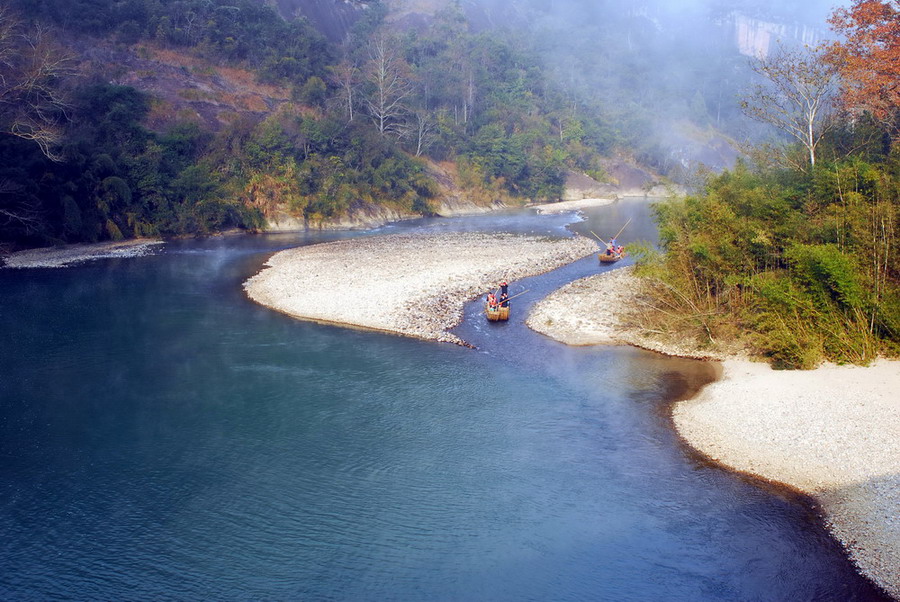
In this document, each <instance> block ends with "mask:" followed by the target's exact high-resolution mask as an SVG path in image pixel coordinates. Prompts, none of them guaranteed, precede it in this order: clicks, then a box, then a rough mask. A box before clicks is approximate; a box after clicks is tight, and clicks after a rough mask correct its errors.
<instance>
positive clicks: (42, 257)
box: [4, 238, 163, 268]
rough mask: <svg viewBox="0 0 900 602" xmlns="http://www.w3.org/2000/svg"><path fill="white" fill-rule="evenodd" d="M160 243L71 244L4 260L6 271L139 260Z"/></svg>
mask: <svg viewBox="0 0 900 602" xmlns="http://www.w3.org/2000/svg"><path fill="white" fill-rule="evenodd" d="M161 244H163V241H161V240H157V239H146V238H138V239H134V240H122V241H118V242H99V243H92V244H75V245H65V246H60V247H45V248H40V249H27V250H25V251H17V252H15V253H12V254H11V255H9V256H7V257H5V258H4V263H5V266H4V267H7V268H62V267H67V266H70V265H73V264H76V263H82V262H85V261H93V260H95V259H114V258H121V257H141V256H144V255H148V254H149V253H151V252H152V251H153V247H155V246H157V245H161Z"/></svg>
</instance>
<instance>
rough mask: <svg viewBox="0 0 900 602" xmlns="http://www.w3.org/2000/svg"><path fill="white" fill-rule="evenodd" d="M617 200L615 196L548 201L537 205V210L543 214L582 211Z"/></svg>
mask: <svg viewBox="0 0 900 602" xmlns="http://www.w3.org/2000/svg"><path fill="white" fill-rule="evenodd" d="M615 202H616V199H614V198H608V199H607V198H591V199H577V200H574V201H560V202H558V203H547V204H542V205H538V206H537V209H536V210H537V212H538V213H543V214H555V213H566V212H568V211H580V210H581V209H588V208H590V207H603V206H604V205H611V204H613V203H615Z"/></svg>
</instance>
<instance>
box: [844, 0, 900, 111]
mask: <svg viewBox="0 0 900 602" xmlns="http://www.w3.org/2000/svg"><path fill="white" fill-rule="evenodd" d="M829 22H830V23H831V26H832V28H833V29H834V30H835V32H837V33H839V34H841V35H843V36H844V37H845V41H844V42H837V43H835V44H834V45H833V46H832V53H831V56H832V59H833V60H834V61H835V63H836V64H837V66H838V69H839V71H840V74H841V77H842V79H843V82H844V97H843V100H844V104H845V105H846V107H847V108H849V109H862V110H868V111H870V112H871V113H872V114H873V115H874V116H875V117H877V118H879V119H882V120H891V119H893V118H894V117H896V115H897V113H898V111H900V0H854V2H853V4H852V6H850V8H839V9H837V10H835V12H834V14H833V15H832V17H831V19H830V20H829Z"/></svg>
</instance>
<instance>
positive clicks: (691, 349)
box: [525, 266, 725, 359]
mask: <svg viewBox="0 0 900 602" xmlns="http://www.w3.org/2000/svg"><path fill="white" fill-rule="evenodd" d="M643 286H644V285H643V281H642V280H641V279H640V278H638V277H637V276H635V275H634V266H628V267H624V268H615V269H611V270H608V271H605V272H601V273H599V274H595V275H593V276H588V277H587V278H582V279H580V280H575V281H573V282H570V283H569V284H567V285H566V286H564V287H562V288H560V289H558V290H556V291H554V292H553V293H551V294H550V295H548V296H547V297H545V298H544V299H542V300H541V301H540V302H538V303H537V304H535V306H534V307H533V308H532V310H531V313H530V314H529V315H528V319H527V320H525V323H526V324H527V325H528V327H529V328H531V329H532V330H534V331H537V332H539V333H541V334H543V335H545V336H548V337H550V338H552V339H555V340H557V341H560V342H562V343H566V344H567V345H634V346H635V347H641V348H643V349H649V350H651V351H658V352H660V353H664V354H666V355H675V356H678V357H689V358H696V359H724V357H725V356H723V355H721V354H719V353H717V352H715V351H713V350H709V349H699V348H697V347H696V346H694V345H691V344H689V343H686V342H682V341H671V340H661V339H659V338H658V337H657V336H656V335H653V334H652V333H647V332H644V331H642V330H640V329H637V328H635V327H634V326H633V325H632V320H631V318H630V316H629V314H630V312H635V311H638V312H639V311H640V308H641V307H642V305H643V304H644V292H643Z"/></svg>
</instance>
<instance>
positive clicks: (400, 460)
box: [0, 203, 878, 600]
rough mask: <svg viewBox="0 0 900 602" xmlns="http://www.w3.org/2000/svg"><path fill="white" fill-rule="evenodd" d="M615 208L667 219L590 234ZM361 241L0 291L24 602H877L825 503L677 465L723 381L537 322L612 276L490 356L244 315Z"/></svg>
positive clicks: (239, 240)
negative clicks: (556, 335)
mask: <svg viewBox="0 0 900 602" xmlns="http://www.w3.org/2000/svg"><path fill="white" fill-rule="evenodd" d="M613 212H620V213H622V212H624V214H627V213H629V212H631V213H632V214H634V215H646V207H645V206H643V205H640V204H631V205H629V204H627V203H625V204H620V205H617V206H613V207H612V208H609V209H608V210H607V212H606V213H603V212H602V211H600V212H599V214H598V215H596V216H594V217H592V218H591V220H592V221H590V222H585V223H584V225H586V226H588V227H590V228H593V229H595V231H598V233H600V232H599V229H605V230H608V229H607V228H606V225H609V226H613V225H614V222H620V221H624V220H621V219H620V218H621V216H620V215H613ZM604 219H606V220H607V221H608V224H606V225H605V224H604V223H602V220H604ZM644 219H646V218H644ZM595 220H600V221H595ZM566 221H570V218H560V217H551V218H546V217H545V218H537V217H535V216H533V214H531V213H529V212H513V213H510V214H504V215H500V216H489V217H484V218H478V219H476V218H470V219H465V220H444V221H443V222H441V221H436V220H422V221H419V222H415V223H409V224H401V225H397V226H394V227H391V228H386V229H385V231H388V232H391V231H409V230H417V229H424V230H428V229H439V228H461V229H476V230H477V229H485V230H492V229H501V230H507V231H517V232H530V231H534V232H536V233H550V234H557V235H561V234H563V231H562V228H563V226H564V225H565V222H566ZM448 223H449V224H452V225H448ZM642 224H643V225H636V231H639V230H640V228H645V227H646V224H645V223H644V222H642ZM576 227H577V226H576ZM613 233H614V231H613ZM353 235H354V236H356V235H370V234H353ZM338 236H346V235H330V236H329V237H305V236H299V235H272V236H245V237H231V238H218V239H211V240H206V241H197V242H194V241H191V242H178V243H170V244H168V245H167V246H166V249H165V251H164V252H162V253H161V254H159V255H156V256H152V257H146V258H138V259H128V260H104V261H98V262H94V263H90V264H86V265H83V266H78V267H74V268H70V269H65V270H18V271H13V270H0V291H2V294H0V357H2V358H3V361H2V367H0V533H2V537H0V598H2V599H12V600H17V599H35V600H44V599H54V598H76V599H197V598H211V599H250V598H253V599H255V598H267V599H302V600H853V599H857V600H868V599H877V597H878V594H877V592H876V591H875V590H874V589H873V588H872V587H871V586H870V585H869V584H868V582H866V581H865V580H863V579H862V578H860V577H859V576H857V575H856V573H855V572H854V571H853V569H852V567H851V566H850V564H849V563H848V562H847V560H846V559H845V557H844V556H843V554H842V553H841V551H840V549H839V548H838V546H837V545H836V544H835V543H834V542H833V540H831V539H830V538H829V537H828V536H827V535H826V533H825V532H824V531H823V529H822V528H821V526H820V525H819V523H818V521H816V520H814V517H812V516H811V515H810V513H809V512H808V511H807V510H806V509H805V508H804V507H803V505H801V504H798V503H796V501H795V500H791V499H788V498H783V497H779V496H777V495H774V494H772V493H769V492H765V491H762V490H760V489H757V488H755V487H753V486H752V485H750V484H748V483H745V482H743V481H741V480H739V479H737V478H734V477H733V476H731V475H729V474H727V473H725V472H723V471H720V470H715V469H710V468H707V467H703V466H701V465H698V464H697V463H695V462H694V461H692V460H691V459H690V458H689V457H688V455H687V453H686V452H685V450H684V449H683V448H682V447H681V446H680V444H679V442H678V441H677V438H676V437H675V436H674V435H673V433H672V431H671V429H670V427H669V424H668V419H667V414H666V407H667V405H666V404H667V398H668V397H670V396H671V395H673V394H675V393H676V392H677V391H679V390H684V389H688V388H691V387H695V386H698V385H699V384H701V383H703V382H706V381H707V380H708V379H709V378H711V370H710V367H709V366H708V365H705V364H703V363H700V362H691V361H687V360H677V359H670V358H664V357H661V356H658V355H655V354H651V353H647V352H643V351H639V350H635V349H631V348H627V347H606V348H571V347H565V346H563V345H559V344H557V343H554V342H552V341H549V340H547V339H545V338H544V337H541V336H540V335H537V334H535V333H532V332H530V331H529V330H528V329H527V328H525V327H524V326H523V325H522V324H521V318H522V316H523V315H524V313H525V311H527V307H528V305H529V304H530V303H532V302H534V301H535V300H537V299H539V298H540V297H541V296H542V295H544V294H546V293H547V292H549V291H550V290H553V289H554V288H556V287H557V286H559V285H560V284H562V283H564V282H567V281H569V280H571V279H573V278H576V277H580V276H582V275H585V274H588V273H595V272H596V271H599V270H602V269H609V268H608V267H600V266H598V265H597V264H596V263H595V260H594V259H593V258H589V259H586V260H583V261H581V262H576V263H575V264H572V265H571V266H567V267H566V268H563V269H562V270H558V271H556V272H553V273H551V274H548V275H545V276H542V277H538V278H535V279H531V280H529V281H524V282H517V283H513V287H514V289H513V292H515V290H517V289H516V288H515V287H519V288H521V289H525V288H529V289H530V290H531V291H532V293H529V294H528V295H526V296H523V297H522V298H521V301H520V302H519V303H516V305H515V306H514V314H513V319H512V320H511V321H510V322H509V323H508V324H501V325H488V324H487V323H485V322H483V321H482V320H481V319H479V318H480V316H479V315H478V308H477V305H475V304H473V305H470V306H469V307H468V308H467V317H468V319H467V320H466V322H465V323H464V324H463V325H462V326H461V327H460V328H459V330H458V332H459V333H460V334H461V335H462V336H464V338H466V339H467V340H470V341H472V342H473V343H475V344H476V345H477V347H478V350H476V351H473V350H469V349H465V348H461V347H456V346H453V345H446V344H436V343H428V342H422V341H416V340H412V339H405V338H400V337H394V336H390V335H385V334H378V333H370V332H359V331H354V330H348V329H342V328H337V327H331V326H323V325H317V324H308V323H302V322H298V321H295V320H292V319H290V318H288V317H285V316H282V315H280V314H278V313H275V312H272V311H270V310H267V309H265V308H262V307H259V306H256V305H254V304H252V303H251V302H249V301H248V300H247V299H246V298H245V297H244V295H243V293H242V291H241V287H240V284H241V282H243V280H245V279H246V278H247V277H248V276H250V275H252V274H253V273H254V272H255V271H256V270H258V269H259V266H260V265H261V264H262V263H263V262H264V261H265V259H266V258H267V257H268V256H269V255H270V254H271V253H272V252H273V251H274V250H276V249H279V248H284V247H286V246H291V245H295V244H301V243H307V242H315V241H318V240H324V239H327V238H334V237H338ZM622 238H623V239H624V238H625V236H624V235H623V237H622Z"/></svg>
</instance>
